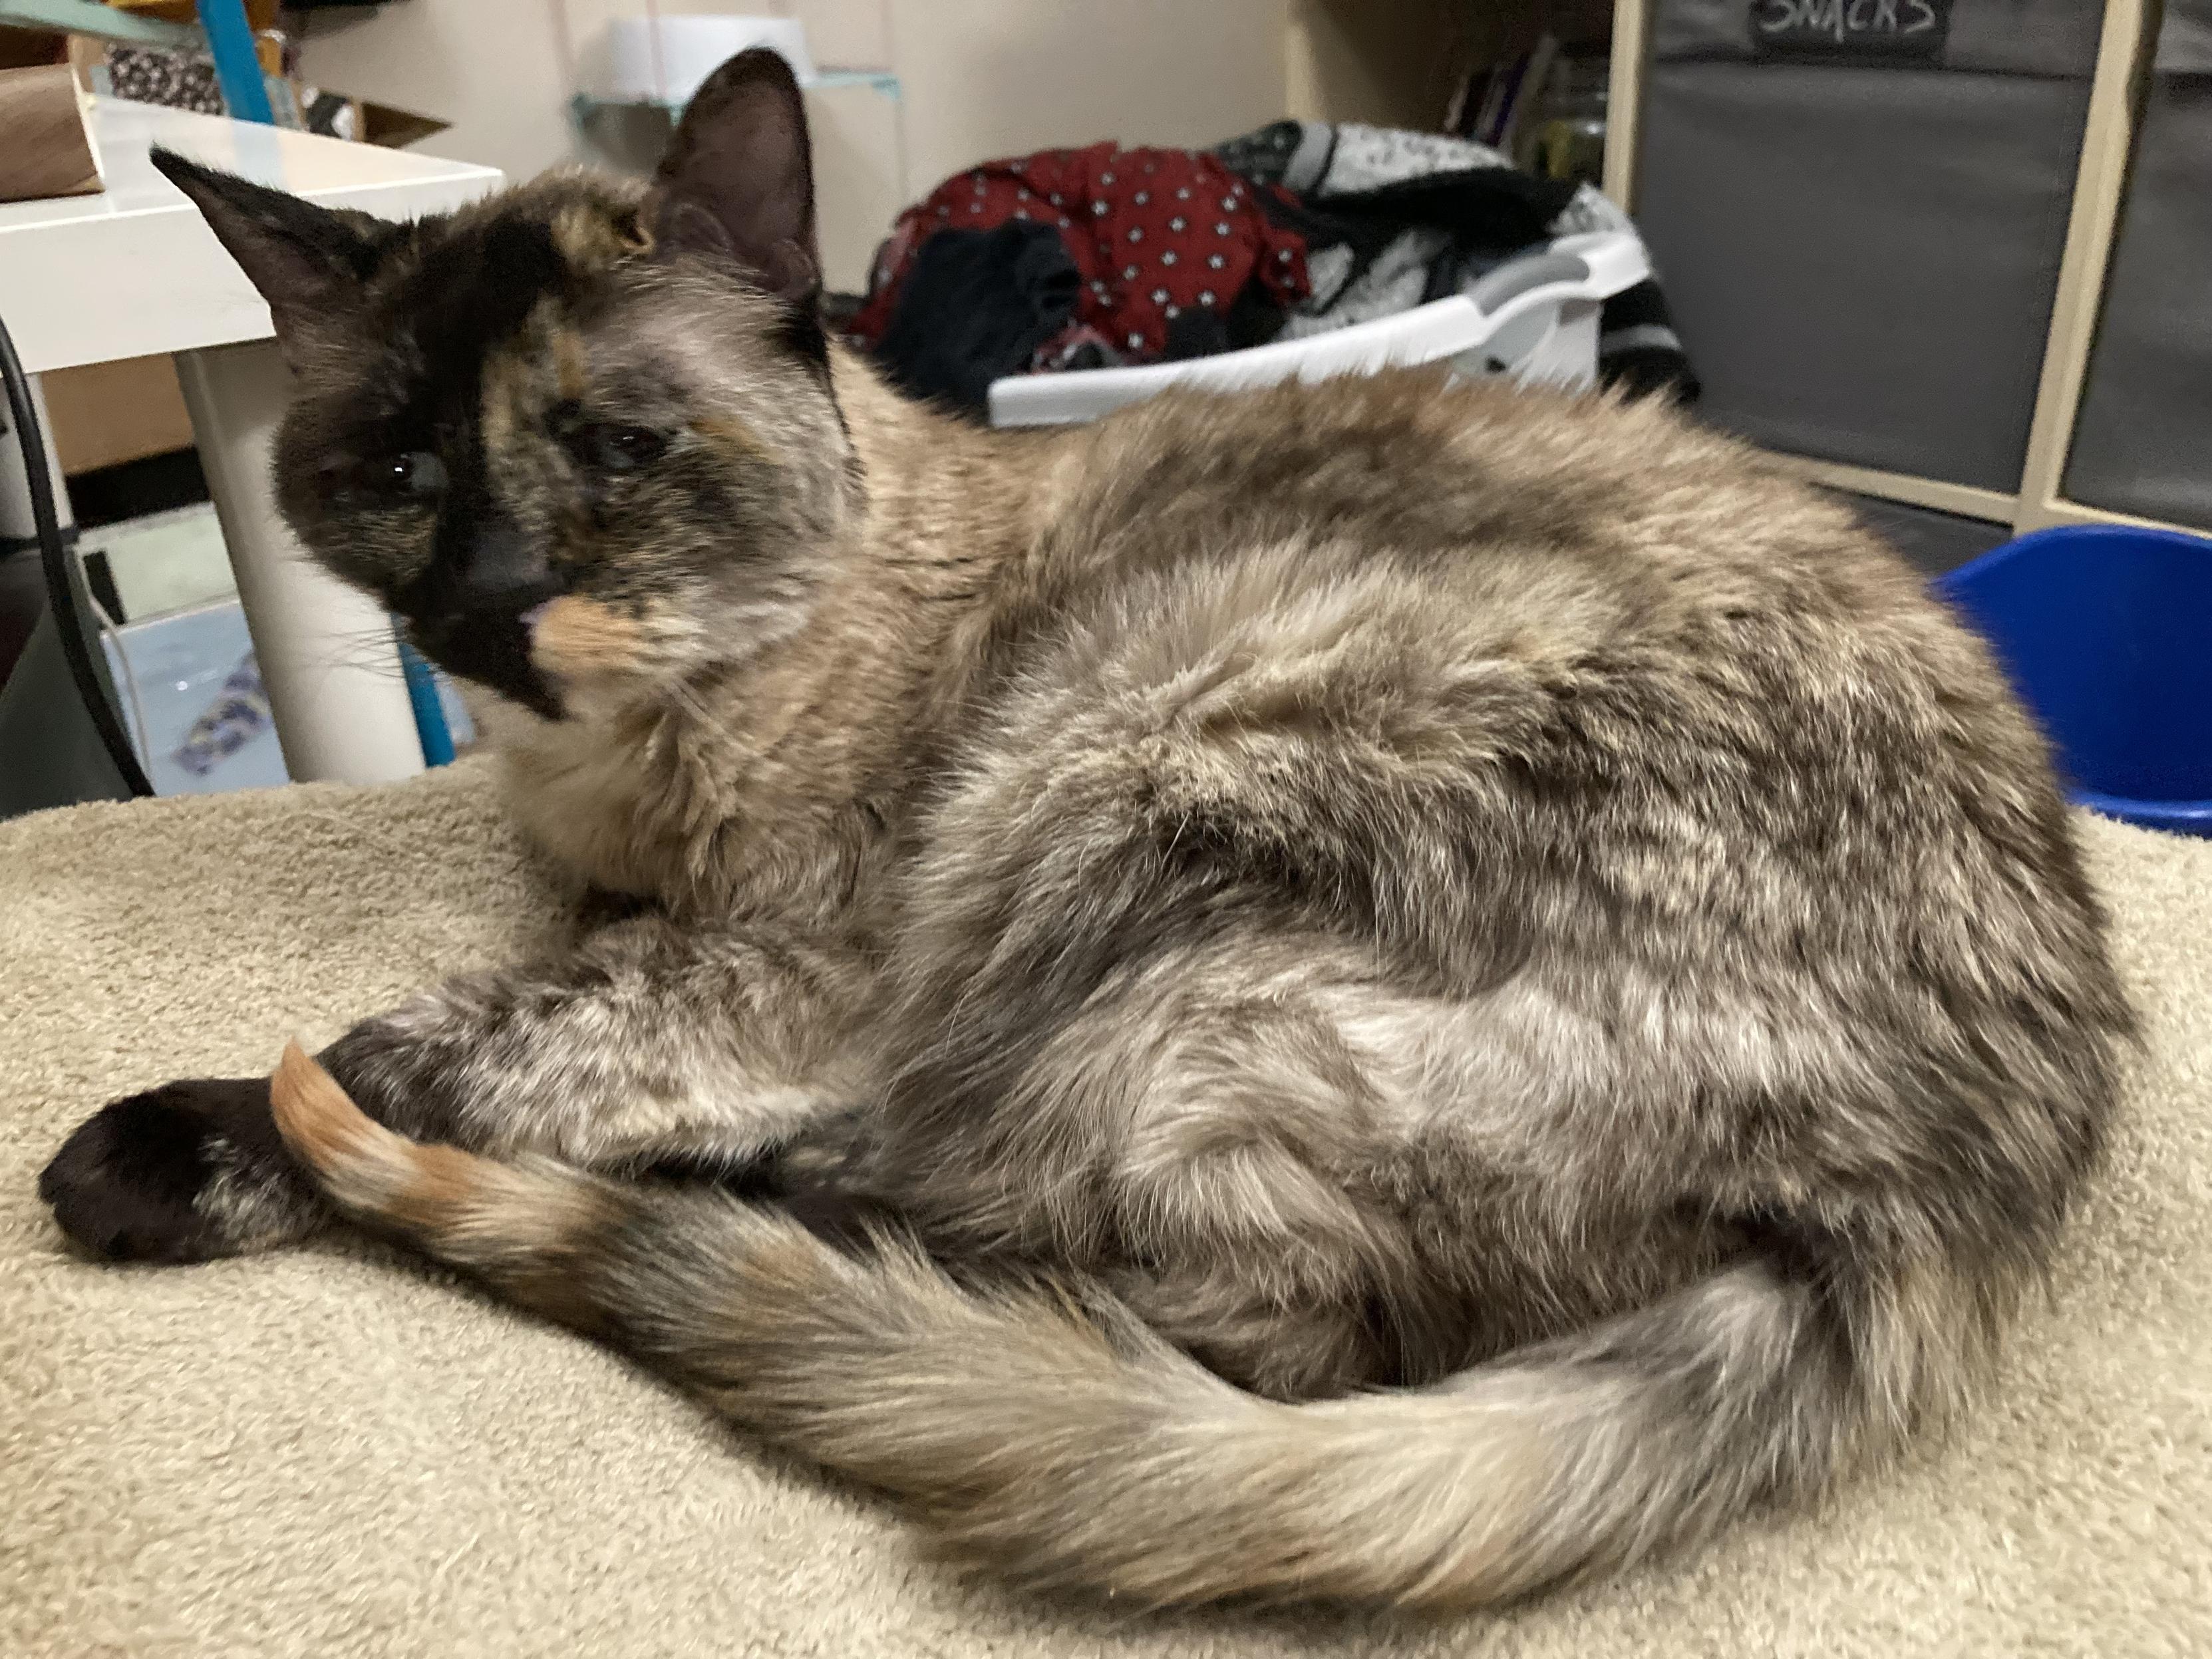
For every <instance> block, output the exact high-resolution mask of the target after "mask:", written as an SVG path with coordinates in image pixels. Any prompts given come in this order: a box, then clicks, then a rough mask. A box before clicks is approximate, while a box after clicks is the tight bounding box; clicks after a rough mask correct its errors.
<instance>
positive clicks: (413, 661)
mask: <svg viewBox="0 0 2212 1659" xmlns="http://www.w3.org/2000/svg"><path fill="white" fill-rule="evenodd" d="M399 667H400V671H401V672H402V673H404V674H405V675H406V677H407V701H408V702H409V703H410V704H411V705H412V706H413V708H414V710H415V735H416V737H418V738H421V739H422V764H423V765H425V766H447V765H450V764H451V763H452V762H453V728H452V727H451V726H448V725H447V723H446V708H445V704H444V702H442V701H441V699H440V698H439V696H438V676H437V671H436V670H435V669H433V668H432V667H431V666H430V665H429V664H428V663H427V662H425V661H424V660H423V659H422V653H420V652H418V651H417V650H416V648H415V647H413V646H411V645H410V644H408V643H407V641H404V640H402V641H399Z"/></svg>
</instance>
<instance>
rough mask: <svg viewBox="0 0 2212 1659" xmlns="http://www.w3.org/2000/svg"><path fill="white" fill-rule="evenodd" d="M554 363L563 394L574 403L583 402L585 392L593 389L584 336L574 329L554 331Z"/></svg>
mask: <svg viewBox="0 0 2212 1659" xmlns="http://www.w3.org/2000/svg"><path fill="white" fill-rule="evenodd" d="M553 365H554V370H555V373H556V374H557V375H558V376H559V379H560V386H561V395H562V397H563V398H568V400H569V401H570V402H572V403H581V402H582V401H583V398H584V394H585V392H588V391H589V390H591V365H590V363H589V362H587V361H586V357H585V355H584V337H583V336H582V335H580V334H579V333H577V332H576V331H575V330H574V329H573V328H567V327H562V328H556V329H555V330H554V331H553Z"/></svg>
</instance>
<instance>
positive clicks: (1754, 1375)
mask: <svg viewBox="0 0 2212 1659" xmlns="http://www.w3.org/2000/svg"><path fill="white" fill-rule="evenodd" d="M273 1098H274V1101H275V1105H276V1122H277V1127H279V1129H280V1130H281V1131H282V1132H283V1136H284V1139H285V1140H286V1141H287V1142H288V1143H289V1145H290V1146H291V1147H292V1149H293V1151H294V1152H295V1153H296V1154H297V1155H298V1156H299V1157H300V1158H301V1159H302V1160H304V1161H305V1162H306V1163H307V1165H308V1166H309V1167H310V1168H311V1169H312V1170H313V1171H314V1172H315V1173H316V1174H317V1175H318V1176H319V1178H320V1180H321V1182H322V1183H323V1185H324V1186H325V1188H326V1189H327V1190H328V1192H329V1194H331V1197H332V1198H333V1199H334V1200H336V1201H337V1203H338V1204H339V1205H340V1206H342V1207H343V1208H344V1209H346V1210H348V1211H349V1212H352V1213H354V1214H355V1215H356V1216H358V1217H361V1218H363V1219H365V1220H368V1221H370V1222H372V1223H374V1225H377V1226H379V1227H380V1228H382V1229H384V1230H386V1231H393V1232H397V1233H398V1234H399V1235H401V1236H403V1237H404V1238H406V1239H407V1240H408V1241H410V1243H413V1244H414V1245H415V1246H416V1247H417V1248H419V1249H422V1251H424V1252H425V1253H426V1254H428V1255H431V1256H433V1257H435V1258H436V1259H438V1260H441V1261H447V1262H450V1263H453V1264H454V1265H455V1266H457V1267H464V1268H466V1269H468V1270H469V1271H471V1273H475V1274H477V1275H478V1276H480V1277H481V1278H483V1279H485V1280H486V1281H488V1282H489V1284H490V1285H492V1286H493V1287H495V1289H496V1290H498V1291H501V1293H503V1294H505V1295H506V1296H507V1297H512V1298H513V1299H514V1300H516V1301H518V1302H520V1303H521V1304H525V1305H526V1306H528V1307H531V1308H532V1309H535V1310H538V1311H540V1312H542V1313H544V1314H546V1315H548V1316H551V1317H553V1318H556V1319H559V1320H561V1321H563V1322H566V1323H568V1324H570V1325H572V1326H574V1327H576V1328H580V1329H582V1330H584V1331H586V1332H589V1333H591V1334H594V1335H598V1336H600V1337H602V1338H605V1340H609V1341H610V1342H612V1343H614V1344H616V1345H617V1346H621V1347H623V1348H624V1349H626V1350H628V1351H629V1352H633V1353H635V1354H637V1355H638V1356H639V1357H641V1358H643V1359H645V1360H647V1362H648V1363H650V1364H653V1365H655V1366H657V1367H658V1368H659V1369H661V1370H665V1372H667V1373H668V1374H670V1375H671V1376H674V1377H676V1378H678V1379H679V1380H681V1381H682V1382H684V1383H686V1384H688V1385H689V1386H690V1387H691V1388H692V1389H696V1391H697V1392H699V1393H700V1394H701V1395H703V1396H704V1397H705V1398H707V1399H708V1401H710V1402H712V1403H713V1404H714V1405H715V1406H716V1407H719V1408H720V1409H721V1410H722V1411H724V1412H726V1413H727V1414H728V1415H729V1416H730V1417H732V1419H735V1420H737V1421H738V1422H739V1423H741V1424H743V1425H747V1426H748V1427H750V1428H752V1429H754V1430H756V1431H759V1432H760V1433H762V1434H763V1435H765V1436H767V1437H770V1438H772V1439H774V1440H776V1441H779V1442H781V1443H783V1444H785V1445H787V1446H788V1447H790V1448H792V1449H794V1450H796V1451H798V1452H799V1453H801V1454H803V1455H806V1456H808V1457H811V1458H812V1459H814V1460H817V1461H818V1462H822V1463H823V1464H826V1465H828V1466H829V1467H830V1468H836V1469H837V1470H840V1471H842V1473H844V1474H848V1475H849V1476H852V1477H854V1478H856V1479H858V1480H861V1481H864V1482H866V1483H868V1484H870V1485H872V1486H878V1487H880V1488H883V1489H884V1490H887V1491H889V1492H892V1493H894V1494H896V1495H898V1496H899V1497H901V1498H904V1499H906V1500H907V1501H908V1503H909V1504H910V1505H911V1506H912V1507H914V1508H915V1510H918V1511H919V1512H920V1513H921V1515H922V1516H924V1517H925V1518H926V1519H927V1520H928V1521H929V1522H933V1524H934V1525H935V1527H936V1528H938V1530H939V1532H940V1533H941V1534H943V1535H944V1536H945V1538H946V1539H947V1540H948V1541H950V1542H951V1544H952V1545H953V1546H954V1547H956V1548H957V1551H958V1552H959V1553H961V1554H962V1555H963V1556H966V1557H968V1558H969V1559H973V1560H975V1561H976V1562H977V1563H979V1564H981V1565H986V1566H987V1567H988V1568H989V1569H990V1570H992V1571H995V1572H998V1573H1000V1574H1001V1575H1006V1576H1011V1577H1015V1578H1017V1579H1019V1580H1023V1581H1025V1582H1027V1583H1031V1584H1036V1585H1050V1586H1059V1587H1065V1588H1071V1589H1084V1590H1089V1591H1103V1592H1104V1593H1106V1594H1108V1595H1116V1596H1121V1597H1127V1598H1129V1599H1130V1600H1131V1601H1136V1602H1141V1603H1148V1604H1156V1605H1165V1604H1173V1603H1192V1602H1200V1601H1215V1600H1220V1599H1226V1598H1252V1599H1258V1600H1263V1601H1310V1600H1328V1601H1371V1602H1390V1603H1397V1604H1401V1605H1411V1606H1421V1607H1436V1608H1449V1607H1467V1606H1470V1605H1474V1604H1479V1603H1482V1602H1488V1601H1498V1600H1500V1599H1503V1598H1506V1597H1510V1596H1514V1595H1520V1594H1522V1593H1524V1592H1526V1591H1528V1590H1531V1589H1537V1588H1539V1587H1541V1586H1544V1585H1547V1584H1549V1583H1556V1582H1558V1581H1560V1580H1562V1579H1567V1578H1572V1577H1579V1576H1582V1575H1584V1574H1587V1573H1589V1572H1592V1571H1599V1570H1602V1569H1605V1568H1609V1567H1613V1566H1616V1565H1621V1564H1624V1563H1626V1562H1628V1561H1631V1560H1633V1559H1636V1558H1638V1557H1639V1556H1641V1555H1644V1553H1647V1552H1649V1551H1650V1550H1651V1549H1653V1548H1655V1547H1659V1546H1662V1545H1668V1544H1676V1543H1680V1542H1682V1541H1686V1540H1690V1539H1694V1538H1696V1537H1699V1536H1701V1535H1702V1534H1705V1533H1707V1532H1708V1531H1710V1530H1711V1528H1713V1527H1714V1526H1715V1525H1717V1523H1719V1522H1722V1521H1723V1520H1726V1519H1727V1518H1729V1516H1732V1515H1734V1514H1736V1513H1738V1512H1740V1511H1741V1510H1743V1509H1744V1508H1745V1507H1746V1506H1747V1505H1748V1504H1752V1503H1754V1502H1756V1501H1759V1499H1761V1498H1766V1497H1770V1496H1774V1495H1777V1494H1780V1495H1785V1496H1787V1495H1794V1494H1796V1493H1797V1492H1802V1491H1804V1490H1806V1489H1808V1488H1810V1487H1813V1486H1817V1485H1819V1484H1820V1482H1821V1481H1823V1480H1826V1477H1827V1476H1828V1474H1830V1473H1831V1472H1832V1470H1833V1469H1834V1468H1835V1467H1836V1466H1837V1464H1838V1462H1840V1461H1843V1460H1844V1459H1846V1458H1849V1457H1850V1456H1852V1455H1856V1454H1857V1453H1861V1452H1863V1451H1866V1450H1869V1449H1877V1448H1879V1447H1880V1446H1881V1445H1882V1444H1883V1443H1887V1441H1889V1440H1891V1439H1893V1437H1895V1435H1896V1434H1897V1433H1899V1432H1901V1431H1903V1429H1904V1428H1905V1426H1906V1425H1907V1422H1908V1419H1910V1418H1911V1417H1912V1416H1913V1415H1914V1414H1915V1413H1917V1412H1918V1411H1920V1410H1922V1409H1923V1408H1924V1407H1926V1406H1928V1405H1929V1403H1931V1401H1936V1400H1937V1399H1939V1398H1940V1396H1942V1395H1944V1394H1945V1393H1946V1392H1947V1391H1948V1389H1951V1388H1952V1387H1953V1386H1954V1382H1955V1379H1956V1378H1957V1377H1959V1376H1960V1375H1962V1374H1963V1373H1964V1372H1965V1371H1966V1370H1967V1369H1968V1365H1967V1362H1968V1361H1969V1360H1970V1359H1971V1358H1972V1356H1971V1355H1970V1354H1969V1353H1968V1352H1966V1347H1967V1345H1968V1344H1969V1343H1971V1342H1972V1336H1971V1334H1970V1333H1972V1331H1973V1330H1974V1329H1976V1328H1978V1327H1981V1326H1982V1325H1983V1324H1984V1320H1983V1319H1982V1318H1980V1317H1979V1316H1978V1310H1977V1306H1976V1303H1975V1299H1974V1297H1973V1296H1972V1293H1971V1290H1970V1288H1969V1287H1966V1286H1965V1285H1954V1284H1952V1283H1949V1282H1948V1281H1944V1282H1938V1281H1937V1280H1936V1279H1923V1280H1920V1281H1917V1282H1914V1283H1910V1284H1908V1283H1905V1282H1902V1281H1899V1280H1891V1281H1889V1282H1886V1283H1863V1284H1861V1285H1857V1286H1856V1287H1854V1286H1852V1285H1848V1284H1846V1283H1845V1282H1844V1281H1843V1280H1840V1279H1833V1278H1829V1279H1826V1280H1824V1281H1823V1282H1820V1283H1819V1284H1817V1285H1816V1284H1813V1283H1798V1282H1795V1281H1793V1280H1792V1279H1788V1278H1785V1277H1784V1276H1783V1275H1781V1274H1779V1273H1776V1272H1774V1271H1772V1270H1771V1269H1769V1268H1768V1267H1763V1266H1756V1265H1754V1266H1746V1267H1735V1268H1731V1269H1729V1270H1728V1271H1725V1272H1723V1273H1719V1274H1718V1275H1717V1276H1716V1277H1714V1278H1712V1279H1708V1280H1706V1281H1705V1282H1703V1283H1702V1284H1699V1285H1695V1286H1693V1287H1692V1288H1690V1289H1688V1290H1686V1291H1683V1292H1681V1293H1680V1294H1678V1295H1676V1296H1674V1297H1671V1298H1669V1299H1668V1300H1666V1301H1664V1302H1662V1303H1660V1304H1657V1305H1656V1306H1654V1307H1652V1308H1650V1309H1649V1310H1644V1311H1642V1312H1639V1313H1637V1314H1634V1315H1631V1316H1627V1317H1625V1318H1622V1319H1620V1320H1617V1321H1614V1322H1612V1323H1610V1324H1607V1325H1606V1326H1603V1327H1601V1328H1597V1329H1595V1330H1593V1331H1590V1332H1589V1333H1585V1334H1580V1335H1577V1336H1576V1337H1573V1338H1571V1339H1566V1340H1560V1341H1558V1342H1554V1343H1551V1344H1547V1345H1546V1346H1542V1347H1540V1348H1531V1349H1526V1350H1522V1351H1521V1352H1517V1353H1515V1354H1512V1355H1509V1356H1507V1357H1506V1358H1504V1359H1503V1360H1501V1361H1498V1362H1496V1363H1493V1364H1488V1365H1485V1366H1483V1367H1480V1368H1479V1369H1477V1370H1472V1371H1468V1372H1466V1373H1463V1374H1462V1375H1461V1376H1458V1377H1455V1378H1454V1379H1453V1380H1452V1381H1451V1382H1449V1383H1448V1384H1445V1385H1443V1386H1442V1387H1439V1388H1436V1389H1426V1390H1419V1391H1413V1390H1407V1391H1399V1392H1393V1393H1387V1394H1378V1395H1364V1396H1359V1397H1355V1398H1352V1399H1346V1400H1340V1401H1325V1402H1319V1403H1314V1404H1307V1405H1297V1406H1290V1405H1283V1404H1279V1403H1276V1402H1273V1401H1266V1400H1261V1399H1259V1398H1256V1397H1255V1396H1253V1395H1248V1394H1244V1393H1243V1392H1241V1391H1239V1390H1237V1389H1232V1388H1231V1387H1229V1386H1228V1385H1226V1384H1225V1383H1221V1382H1220V1381H1219V1380H1218V1379H1217V1378H1215V1377H1213V1376H1211V1375H1210V1374H1208V1373H1207V1372H1206V1371H1204V1370H1201V1369H1200V1367H1199V1366H1197V1365H1196V1364H1194V1363H1193V1362H1191V1361H1190V1360H1189V1359H1188V1358H1186V1357H1185V1356H1183V1355H1182V1354H1181V1353H1179V1352H1176V1351H1175V1350H1172V1349H1170V1348H1169V1347H1167V1346H1164V1344H1162V1343H1161V1342H1159V1341H1158V1340H1157V1339H1156V1338H1153V1337H1152V1335H1150V1334H1148V1333H1146V1332H1145V1331H1144V1330H1142V1329H1141V1328H1137V1327H1136V1326H1135V1325H1134V1324H1133V1322H1130V1323H1128V1324H1127V1326H1126V1328H1125V1327H1123V1326H1121V1325H1120V1324H1117V1323H1116V1322H1115V1320H1114V1317H1113V1316H1112V1315H1111V1313H1110V1312H1109V1314H1108V1315H1106V1316H1104V1318H1103V1320H1102V1319H1101V1318H1100V1317H1099V1316H1097V1315H1095V1314H1093V1315H1091V1316H1086V1315H1085V1314H1082V1313H1079V1312H1078V1311H1077V1310H1073V1309H1072V1308H1071V1307H1069V1306H1067V1305H1066V1304H1064V1303H1062V1302H1060V1301H1057V1300H1055V1299H1054V1297H1052V1296H1050V1295H1049V1294H1048V1293H1047V1292H1045V1291H1028V1292H1024V1291H1008V1292H1006V1293H1002V1294H995V1295H994V1294H985V1293H979V1292H976V1291H969V1290H966V1289H963V1288H961V1287H960V1286H958V1285H955V1284H954V1283H953V1282H952V1281H951V1280H950V1279H947V1278H946V1277H945V1274H944V1273H941V1272H939V1270H938V1269H936V1268H935V1267H933V1266H932V1265H931V1264H930V1263H929V1262H928V1261H926V1260H924V1259H923V1258H921V1257H920V1256H919V1255H915V1253H913V1252H912V1251H911V1250H908V1249H903V1248H902V1247H900V1246H899V1245H897V1244H896V1243H891V1242H888V1241H881V1242H879V1243H878V1246H877V1248H875V1249H872V1250H870V1251H866V1252H861V1253H858V1254H855V1253H851V1252H848V1251H843V1250H840V1249H836V1248H834V1247H832V1246H831V1245H829V1244H826V1243H823V1242H822V1241H820V1240H818V1239H817V1238H816V1237H814V1236H813V1235H812V1234H811V1233H809V1232H807V1231H805V1230H804V1229H803V1228H802V1227H800V1226H799V1225H797V1224H795V1223H794V1222H793V1221H791V1220H790V1219H789V1218H787V1217H785V1216H783V1215H781V1214H780V1213H779V1212H776V1211H775V1210H773V1209H769V1208H763V1207H758V1206H745V1205H742V1204H739V1203H738V1202H736V1201H734V1200H727V1199H724V1198H722V1197H720V1196H719V1195H715V1194H703V1193H696V1192H679V1191H666V1190H661V1189H648V1188H635V1187H630V1186H626V1185H624V1184H623V1183H620V1182H612V1181H608V1180H604V1179H601V1178H599V1177H597V1176H591V1175H587V1174H584V1173H581V1172H580V1171H577V1170H573V1169H569V1168H568V1167H566V1166H563V1165H560V1164H552V1163H550V1162H544V1161H537V1160H524V1161H520V1162H515V1163H498V1162H494V1161H491V1160H489V1159H484V1158H477V1157H474V1156H472V1155H471V1154H468V1153H465V1152H459V1151H457V1150H455V1149H453V1148H452V1147H447V1146H419V1145H416V1143H414V1142H411V1141H409V1140H405V1139H402V1138H401V1137H399V1136H398V1135H395V1134H393V1133H391V1132H390V1131H389V1130H386V1129H385V1128H383V1127H380V1126H379V1125H377V1124H375V1123H374V1122H372V1121H370V1120H369V1119H368V1118H367V1117H366V1116H364V1115H362V1113H361V1112H360V1111H359V1110H358V1109H356V1107H355V1106H354V1104H353V1103H352V1102H351V1101H350V1100H349V1099H348V1098H347V1097H346V1095H345V1092H344V1091H343V1090H342V1089H341V1088H340V1087H339V1086H338V1085H337V1083H336V1082H335V1081H334V1080H333V1079H331V1077H330V1076H329V1075H328V1074H327V1073H325V1072H324V1071H323V1070H322V1069H321V1068H320V1067H319V1066H317V1065H316V1064H315V1062H314V1061H313V1060H310V1059H308V1058H307V1055H306V1054H303V1053H301V1051H300V1049H299V1048H296V1047H294V1048H290V1049H289V1050H288V1051H287V1052H286V1054H285V1056H284V1060H283V1066H281V1067H280V1068H279V1070H278V1072H277V1073H276V1082H275V1086H274V1090H273Z"/></svg>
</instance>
